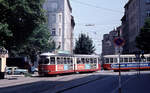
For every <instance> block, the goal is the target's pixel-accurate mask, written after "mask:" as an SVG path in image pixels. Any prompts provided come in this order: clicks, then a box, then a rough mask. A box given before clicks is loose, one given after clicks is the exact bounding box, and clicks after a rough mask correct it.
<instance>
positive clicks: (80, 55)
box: [74, 54, 100, 57]
mask: <svg viewBox="0 0 150 93" xmlns="http://www.w3.org/2000/svg"><path fill="white" fill-rule="evenodd" d="M74 57H100V56H98V55H82V54H75V55H74Z"/></svg>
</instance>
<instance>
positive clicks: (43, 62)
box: [39, 59, 49, 64]
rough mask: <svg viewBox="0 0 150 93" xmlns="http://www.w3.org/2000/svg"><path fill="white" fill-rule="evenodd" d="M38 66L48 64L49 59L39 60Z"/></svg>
mask: <svg viewBox="0 0 150 93" xmlns="http://www.w3.org/2000/svg"><path fill="white" fill-rule="evenodd" d="M39 64H49V59H40V61H39Z"/></svg>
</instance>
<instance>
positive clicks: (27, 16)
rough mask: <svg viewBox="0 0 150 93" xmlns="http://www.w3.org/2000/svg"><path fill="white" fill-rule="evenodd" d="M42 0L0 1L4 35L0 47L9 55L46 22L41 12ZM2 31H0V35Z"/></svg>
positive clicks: (0, 20)
mask: <svg viewBox="0 0 150 93" xmlns="http://www.w3.org/2000/svg"><path fill="white" fill-rule="evenodd" d="M43 3H44V0H0V15H1V16H0V23H1V26H3V27H5V29H6V33H5V34H6V35H7V37H9V38H7V40H6V35H3V36H1V38H3V39H4V38H5V40H3V41H4V42H3V44H2V46H3V47H5V48H6V49H8V50H9V53H10V54H13V53H16V52H17V51H18V50H20V49H21V47H22V45H24V44H25V43H26V42H28V38H29V37H30V36H32V35H31V34H32V33H33V31H35V29H36V28H37V27H40V26H39V25H41V24H43V23H45V22H46V20H45V16H44V11H43V7H42V6H43ZM3 32H4V31H2V30H0V34H3Z"/></svg>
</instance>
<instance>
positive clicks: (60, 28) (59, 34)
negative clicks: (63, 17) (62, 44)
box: [59, 28, 61, 36]
mask: <svg viewBox="0 0 150 93" xmlns="http://www.w3.org/2000/svg"><path fill="white" fill-rule="evenodd" d="M59 36H61V28H59Z"/></svg>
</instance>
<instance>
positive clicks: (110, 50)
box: [102, 26, 121, 55]
mask: <svg viewBox="0 0 150 93" xmlns="http://www.w3.org/2000/svg"><path fill="white" fill-rule="evenodd" d="M120 31H121V26H119V27H117V28H116V29H114V30H112V31H110V32H109V34H104V35H103V40H102V55H113V54H117V53H118V48H117V46H116V45H115V44H114V39H115V38H117V37H118V32H120Z"/></svg>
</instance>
